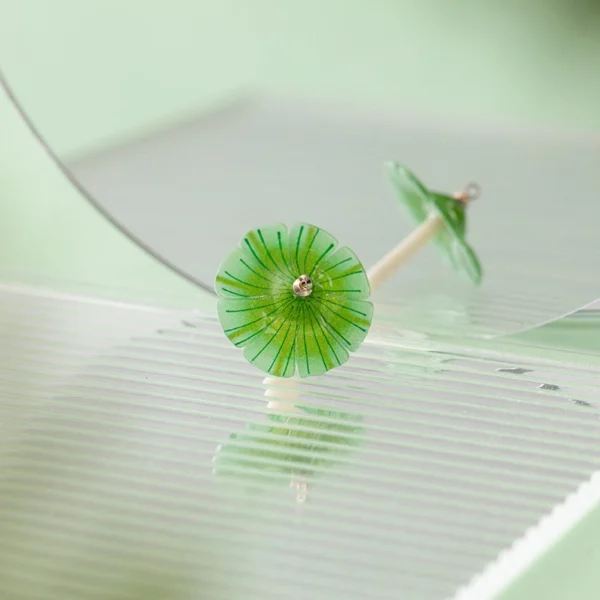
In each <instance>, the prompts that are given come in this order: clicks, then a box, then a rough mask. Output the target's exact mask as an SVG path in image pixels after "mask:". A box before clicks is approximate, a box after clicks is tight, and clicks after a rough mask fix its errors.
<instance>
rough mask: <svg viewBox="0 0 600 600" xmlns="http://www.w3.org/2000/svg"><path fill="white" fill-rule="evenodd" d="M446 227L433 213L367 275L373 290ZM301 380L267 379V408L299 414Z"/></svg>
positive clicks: (265, 381) (265, 383)
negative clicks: (296, 406) (297, 403)
mask: <svg viewBox="0 0 600 600" xmlns="http://www.w3.org/2000/svg"><path fill="white" fill-rule="evenodd" d="M443 227H444V221H443V219H442V217H441V216H439V215H437V214H433V215H431V216H429V217H428V218H427V219H426V220H425V221H423V223H421V225H419V226H418V227H417V228H416V229H415V230H414V231H413V232H412V233H410V235H409V236H408V237H406V238H404V239H403V240H402V241H401V242H400V243H399V244H398V245H397V246H396V247H395V248H393V249H392V250H391V251H390V252H388V253H387V254H386V255H385V256H384V257H383V258H382V259H381V260H380V261H379V262H377V263H376V264H375V265H373V266H372V267H371V268H370V269H369V270H368V272H367V277H368V278H369V283H370V284H371V291H372V292H374V291H375V290H376V289H377V288H378V287H380V286H381V285H382V284H383V283H385V282H386V281H387V280H388V279H389V278H390V277H391V276H392V275H393V274H394V273H395V272H396V271H397V270H398V269H399V268H400V267H402V265H404V263H406V262H408V261H409V260H410V259H411V258H412V257H413V255H414V254H416V253H417V252H418V251H419V250H420V249H421V248H422V247H423V246H425V245H427V243H428V242H429V241H430V240H431V239H432V238H433V237H435V236H436V235H437V234H438V233H439V232H440V231H441V230H442V228H443ZM299 383H300V382H299V381H298V380H297V379H282V378H280V377H266V378H265V379H264V380H263V385H265V386H267V390H266V391H265V397H266V398H268V399H269V403H268V405H267V406H268V408H270V409H273V410H281V411H293V412H299V411H298V409H297V408H295V404H296V402H297V401H298V400H299V399H300V391H299V389H298V388H299Z"/></svg>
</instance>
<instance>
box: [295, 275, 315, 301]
mask: <svg viewBox="0 0 600 600" xmlns="http://www.w3.org/2000/svg"><path fill="white" fill-rule="evenodd" d="M292 290H294V294H296V296H300V298H306V296H310V295H311V294H312V291H313V282H312V279H311V278H310V277H309V276H308V275H300V277H298V279H296V281H294V283H293V285H292Z"/></svg>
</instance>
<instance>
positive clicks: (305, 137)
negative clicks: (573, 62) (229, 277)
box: [71, 99, 600, 336]
mask: <svg viewBox="0 0 600 600" xmlns="http://www.w3.org/2000/svg"><path fill="white" fill-rule="evenodd" d="M389 159H396V160H400V161H401V162H403V163H405V164H406V165H408V166H409V167H410V168H411V169H412V170H414V172H415V173H416V174H417V175H418V176H419V177H420V178H421V179H422V180H423V181H424V182H425V183H426V185H428V186H429V187H431V188H432V189H437V190H440V191H444V192H447V193H451V192H453V191H456V190H459V189H461V188H462V187H463V186H464V185H465V184H466V183H467V182H469V181H473V180H475V181H477V182H478V183H479V184H480V186H481V188H482V190H483V191H482V196H481V199H479V200H477V202H475V203H474V205H473V206H472V207H471V208H470V210H469V215H468V225H467V227H468V232H469V236H468V237H469V240H470V242H471V243H472V245H473V247H474V248H475V249H476V250H477V253H478V254H479V256H480V258H481V261H482V264H483V267H484V272H485V275H484V283H483V285H482V287H481V289H474V288H473V287H471V286H470V285H469V283H468V282H466V281H462V280H461V279H460V278H458V279H457V277H456V275H455V274H454V273H453V272H452V270H451V269H450V267H449V266H448V265H446V264H444V262H443V259H442V257H441V255H439V254H438V253H437V251H436V248H434V247H431V248H426V249H425V250H424V251H423V253H422V254H421V255H419V256H418V257H417V258H416V259H415V260H414V261H413V262H412V263H411V264H410V265H409V266H408V267H406V268H405V269H403V271H402V272H400V273H398V274H397V276H396V277H395V278H394V279H393V280H392V281H390V282H389V284H387V285H386V287H385V288H383V289H382V290H381V292H378V294H377V295H376V298H375V300H376V302H377V304H378V306H380V305H383V308H381V309H380V310H379V312H380V313H382V314H385V313H389V314H390V315H392V317H393V319H394V320H395V321H396V322H397V323H402V324H403V325H404V326H405V327H409V328H412V329H419V328H422V329H426V330H427V331H429V332H432V333H433V332H439V331H446V332H448V333H453V334H458V335H463V334H465V333H467V334H469V335H476V336H486V335H496V334H504V333H512V332H515V331H519V330H522V329H526V328H528V327H532V326H535V325H539V324H540V323H544V322H546V321H549V320H552V319H555V318H558V317H561V316H563V315H565V314H567V313H569V312H571V311H574V310H576V309H578V308H580V307H582V306H584V305H586V304H588V303H589V302H591V301H593V300H596V299H597V298H598V297H600V282H599V281H598V278H597V277H596V276H595V273H596V272H597V257H598V256H599V255H600V236H598V223H600V204H599V203H598V202H596V200H595V190H597V189H599V188H600V172H599V171H598V169H597V165H598V164H599V162H600V140H597V139H593V138H591V139H585V138H583V137H574V136H569V135H568V134H556V133H540V132H533V131H532V132H526V131H518V130H511V129H510V128H507V129H505V130H502V131H500V130H497V129H493V128H489V129H487V130H485V131H484V130H481V129H476V128H475V127H474V126H472V125H468V124H466V125H464V124H460V125H457V126H454V125H444V124H437V123H436V124H431V123H426V122H421V121H419V120H413V121H411V122H402V121H399V120H398V119H397V118H396V117H386V116H385V115H378V116H374V115H368V114H355V113H351V112H349V111H347V110H341V109H340V108H339V107H331V106H329V107H328V106H320V105H312V104H307V103H300V102H296V101H291V100H289V99H282V100H279V101H275V100H272V101H260V102H258V101H256V102H248V103H247V104H246V105H245V106H244V105H237V106H236V107H233V108H232V107H229V108H228V109H227V110H224V111H222V112H220V113H218V114H213V115H209V116H205V117H204V118H201V119H199V120H196V121H194V122H188V123H185V124H183V125H179V126H176V127H173V128H172V129H170V130H168V131H165V132H163V133H161V134H157V135H154V136H150V137H148V138H145V139H141V140H138V141H137V142H135V143H131V144H126V145H124V146H121V147H119V148H114V149H112V150H110V151H107V152H105V153H102V154H98V155H96V156H90V157H87V158H85V159H82V160H80V161H79V162H75V163H73V164H72V165H71V168H72V169H73V172H74V173H75V175H76V177H77V178H78V179H79V180H80V181H81V182H82V183H83V185H84V186H85V187H86V188H87V189H88V190H91V191H92V192H93V194H94V196H95V197H96V198H97V199H99V201H100V202H101V204H102V205H103V206H104V207H105V208H106V210H108V212H109V213H111V214H112V215H113V216H114V217H115V218H116V219H117V220H118V221H119V222H121V223H123V224H124V225H125V226H126V227H127V228H128V229H129V231H131V232H132V233H133V234H134V235H136V236H137V237H138V238H140V239H142V240H144V241H145V242H146V243H147V245H148V246H150V247H152V248H153V249H154V250H155V251H156V253H157V254H159V255H160V256H162V257H164V258H165V259H167V260H168V261H169V262H170V263H171V264H175V265H177V266H178V267H179V268H180V269H181V270H182V271H184V272H187V273H190V274H191V275H192V276H193V277H194V278H195V279H196V280H200V281H203V282H205V283H206V284H207V285H208V287H210V285H211V283H212V281H213V278H214V274H215V273H216V271H217V268H218V266H219V263H220V261H221V260H222V258H223V257H224V256H226V255H227V253H228V252H229V251H230V250H231V248H232V247H234V246H236V245H237V244H238V243H239V240H240V239H241V237H242V236H243V235H244V234H245V232H246V231H248V230H250V229H252V228H254V227H257V226H261V225H266V224H271V223H280V222H284V223H287V224H288V225H292V224H293V223H295V222H309V223H315V224H317V225H319V226H321V227H323V228H324V229H326V230H327V231H329V232H331V233H333V234H334V235H335V236H336V237H337V238H338V239H339V240H340V242H341V243H343V244H345V245H348V246H350V247H351V248H352V249H353V250H355V251H356V253H357V254H358V256H359V257H360V258H361V260H362V261H363V263H364V264H365V265H366V266H369V265H371V264H373V263H375V262H376V261H377V260H378V259H379V258H380V257H381V256H383V255H384V254H385V253H386V252H387V251H388V250H389V249H390V248H392V247H393V246H394V245H395V244H396V243H398V241H399V240H400V239H402V237H403V236H405V235H407V234H408V233H409V232H410V230H411V227H413V224H412V223H411V220H410V217H409V215H408V214H407V213H406V210H405V207H404V206H402V205H401V204H400V203H399V202H398V201H397V199H396V198H395V197H394V194H393V192H392V189H391V186H390V185H389V183H388V182H387V181H386V180H385V178H384V174H383V163H384V161H387V160H389ZM198 257H202V260H199V258H198Z"/></svg>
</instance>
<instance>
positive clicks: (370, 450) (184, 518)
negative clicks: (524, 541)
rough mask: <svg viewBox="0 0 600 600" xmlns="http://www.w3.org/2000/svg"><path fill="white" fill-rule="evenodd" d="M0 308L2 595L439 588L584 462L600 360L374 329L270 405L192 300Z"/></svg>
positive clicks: (557, 493)
mask: <svg viewBox="0 0 600 600" xmlns="http://www.w3.org/2000/svg"><path fill="white" fill-rule="evenodd" d="M0 314H1V315H2V317H1V323H2V325H1V328H2V333H3V340H4V343H3V346H2V351H1V352H2V361H1V362H0V365H1V366H0V369H1V370H0V373H1V379H0V389H1V392H2V393H1V396H0V412H1V413H2V420H1V428H2V436H0V480H1V486H0V539H2V552H1V553H0V581H2V590H3V595H4V596H5V597H7V598H17V597H19V598H38V599H40V600H69V599H71V598H72V599H77V600H88V599H103V600H106V599H113V598H114V599H115V600H116V599H122V598H128V599H129V598H131V599H137V598H140V599H141V598H144V599H148V598H169V600H179V599H182V600H183V599H185V600H191V599H202V600H212V599H213V598H214V599H228V600H235V599H237V598H239V599H241V598H244V599H248V598H256V599H257V600H258V599H260V600H267V599H270V598H273V599H277V600H280V599H281V598H290V599H291V598H294V599H295V598H298V597H304V598H311V599H315V600H319V599H323V600H332V599H335V598H340V599H341V598H344V599H350V598H357V599H358V598H361V599H363V598H372V599H374V600H377V599H382V600H383V599H385V600H388V599H389V598H411V599H414V600H443V599H445V598H448V597H449V596H451V595H452V594H453V593H454V591H455V590H457V589H458V587H459V586H461V585H462V584H465V583H466V582H467V581H468V580H469V579H470V578H471V577H472V576H473V575H474V574H475V573H476V572H478V571H480V570H481V569H482V568H483V567H484V566H485V565H486V564H487V563H488V562H489V561H490V560H491V559H493V558H494V557H495V556H496V555H497V554H498V552H499V551H500V550H502V549H503V548H506V547H507V546H508V545H509V544H511V542H512V541H513V540H514V539H515V538H517V537H518V536H520V535H521V534H522V533H523V532H524V531H525V530H526V528H528V527H529V526H530V525H532V524H534V523H535V522H536V521H537V520H538V519H539V518H540V517H541V516H542V515H543V514H544V513H546V512H547V511H549V510H550V509H551V508H552V507H553V506H554V505H555V504H556V503H557V502H559V501H561V500H562V499H563V498H564V497H565V496H566V495H567V494H568V493H569V492H570V491H572V490H573V489H574V488H575V487H576V486H577V485H578V483H579V482H581V481H583V480H584V479H586V478H587V477H588V476H589V475H590V474H591V473H592V471H594V470H595V469H597V468H598V467H599V465H600V458H599V456H600V452H599V451H600V441H599V440H600V420H599V418H598V417H599V415H600V412H599V407H598V397H599V394H598V391H599V384H598V382H599V381H600V379H599V371H598V369H593V368H584V367H583V366H577V365H576V364H571V365H564V366H563V365H561V364H558V363H555V362H551V361H548V360H545V361H537V360H534V359H524V358H519V357H518V356H508V355H504V357H503V358H502V359H499V358H497V357H498V356H499V354H493V353H491V350H493V346H490V352H487V351H486V352H483V351H479V352H473V351H470V350H469V349H466V348H459V347H455V346H450V345H440V344H433V343H432V342H430V341H428V340H427V339H426V338H424V337H423V336H412V337H410V339H409V337H408V336H407V337H405V338H400V337H397V338H396V340H395V344H394V345H383V344H380V343H379V342H378V341H377V340H378V339H379V338H378V336H377V331H375V335H374V337H373V338H369V340H368V341H367V342H366V343H365V344H364V345H363V346H362V347H361V349H360V350H359V352H358V353H357V354H356V355H355V356H354V357H353V358H352V359H351V361H350V362H349V363H348V364H347V366H344V367H342V368H340V369H338V370H335V371H333V372H331V373H330V374H328V375H326V376H324V377H320V378H315V379H310V380H308V381H307V382H303V384H302V387H301V394H302V397H301V401H300V402H298V403H297V405H296V406H282V407H279V408H278V409H277V408H271V409H268V408H267V406H266V403H265V400H264V396H263V393H264V390H263V387H262V383H261V382H262V378H263V376H262V374H261V373H260V372H258V371H257V370H255V369H254V368H253V367H252V366H251V365H249V364H248V363H246V362H245V361H244V360H243V358H242V356H241V354H240V353H239V352H238V351H237V350H236V349H235V348H234V347H233V346H232V345H231V343H230V342H229V341H228V340H227V339H226V338H225V337H224V336H223V335H222V332H221V331H220V328H219V325H218V323H216V321H215V319H214V318H213V317H212V316H211V315H200V314H193V313H186V312H183V311H170V310H161V309H158V308H152V307H149V306H140V305H134V304H130V305H127V304H115V303H110V302H103V301H95V300H90V299H85V298H78V297H76V296H71V297H67V296H64V297H63V296H61V295H58V294H54V295H52V296H50V295H45V294H44V293H43V292H41V291H39V290H37V291H36V293H35V294H32V293H29V291H28V290H27V289H26V288H12V287H10V286H8V287H7V286H4V288H3V289H2V292H1V293H0ZM408 342H410V343H408Z"/></svg>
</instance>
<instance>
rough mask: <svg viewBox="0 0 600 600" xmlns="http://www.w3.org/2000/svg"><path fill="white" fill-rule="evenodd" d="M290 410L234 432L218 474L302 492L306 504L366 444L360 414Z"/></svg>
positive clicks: (223, 448) (217, 461) (221, 451)
mask: <svg viewBox="0 0 600 600" xmlns="http://www.w3.org/2000/svg"><path fill="white" fill-rule="evenodd" d="M289 409H290V412H288V411H287V410H279V411H277V412H275V413H271V414H268V415H267V418H268V420H269V422H266V423H265V422H262V423H258V422H254V423H249V424H248V425H246V428H245V430H244V431H242V432H239V433H232V434H231V435H230V436H229V439H228V441H227V442H226V443H225V444H222V445H219V446H218V448H217V450H216V453H215V456H214V458H213V472H214V474H215V475H219V476H229V477H235V478H237V479H244V478H245V479H249V480H251V481H252V482H254V483H255V484H256V485H262V484H265V483H274V484H279V483H284V484H285V485H289V486H290V487H294V488H296V490H297V498H296V499H297V500H298V501H299V502H303V501H305V500H306V496H307V494H308V492H309V489H310V488H312V486H313V485H314V483H315V481H316V480H317V479H318V478H319V477H320V476H322V475H325V474H327V473H328V472H329V471H331V470H332V469H333V468H334V467H336V466H338V465H339V463H340V462H342V460H343V458H344V456H345V455H347V454H350V453H351V452H352V451H354V450H356V449H358V448H359V447H360V446H361V444H362V443H363V441H364V435H365V430H364V426H363V424H362V417H361V416H360V415H353V414H351V413H346V412H341V411H338V410H329V409H323V408H313V407H306V406H298V407H296V406H290V407H289Z"/></svg>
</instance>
